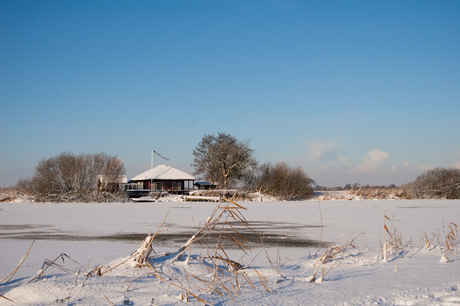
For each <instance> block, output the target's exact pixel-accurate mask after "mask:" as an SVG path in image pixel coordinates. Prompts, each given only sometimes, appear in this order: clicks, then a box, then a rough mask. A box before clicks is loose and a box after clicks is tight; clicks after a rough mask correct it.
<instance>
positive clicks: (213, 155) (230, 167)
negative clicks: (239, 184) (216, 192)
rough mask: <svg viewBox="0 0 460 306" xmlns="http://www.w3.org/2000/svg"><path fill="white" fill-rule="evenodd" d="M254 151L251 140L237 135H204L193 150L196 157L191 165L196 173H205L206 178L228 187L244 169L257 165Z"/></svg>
mask: <svg viewBox="0 0 460 306" xmlns="http://www.w3.org/2000/svg"><path fill="white" fill-rule="evenodd" d="M253 152H254V150H253V149H251V148H250V147H249V141H245V142H242V141H239V140H238V139H236V137H235V136H232V135H229V134H226V133H219V134H218V135H217V136H214V135H204V137H203V139H202V140H201V142H200V143H199V144H198V146H196V147H195V149H194V150H193V153H192V154H193V156H194V157H195V158H194V160H193V164H191V166H192V167H194V168H195V172H194V174H195V175H199V174H203V175H204V178H205V179H206V180H208V181H210V182H212V183H214V184H215V183H219V184H220V185H221V187H222V188H224V189H226V188H228V187H229V183H230V182H231V181H232V180H233V179H239V178H240V177H241V175H242V174H243V172H244V170H246V169H247V168H249V167H256V166H257V161H256V160H255V158H254V157H253V156H252V154H253Z"/></svg>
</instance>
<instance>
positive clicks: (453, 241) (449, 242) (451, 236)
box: [441, 222, 459, 262]
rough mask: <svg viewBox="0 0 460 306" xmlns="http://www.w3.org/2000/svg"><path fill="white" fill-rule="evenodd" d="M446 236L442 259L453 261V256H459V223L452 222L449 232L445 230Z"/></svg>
mask: <svg viewBox="0 0 460 306" xmlns="http://www.w3.org/2000/svg"><path fill="white" fill-rule="evenodd" d="M443 229H444V227H443ZM444 236H445V242H444V247H443V251H442V258H441V260H442V261H445V262H451V259H450V258H451V256H455V257H457V258H459V257H458V249H457V246H458V243H459V235H458V226H457V224H456V223H454V222H450V223H449V227H448V230H447V233H446V232H444ZM449 257H450V258H449Z"/></svg>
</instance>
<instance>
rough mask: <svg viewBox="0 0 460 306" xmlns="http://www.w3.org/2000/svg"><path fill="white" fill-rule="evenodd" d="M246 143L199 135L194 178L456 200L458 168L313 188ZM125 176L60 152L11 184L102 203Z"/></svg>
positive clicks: (251, 188)
mask: <svg viewBox="0 0 460 306" xmlns="http://www.w3.org/2000/svg"><path fill="white" fill-rule="evenodd" d="M253 153H254V150H253V149H252V148H250V146H249V141H240V140H238V139H237V138H236V137H235V136H232V135H229V134H226V133H218V135H204V137H203V138H202V140H201V141H200V142H199V144H198V145H197V146H196V147H195V149H194V150H193V152H192V155H193V157H194V159H193V163H192V164H191V166H192V167H193V168H194V169H195V171H194V174H195V175H198V176H200V179H204V180H207V181H209V182H211V183H212V184H213V185H216V186H217V188H219V189H224V190H226V189H229V188H231V189H239V190H241V191H245V192H248V193H260V194H263V195H270V196H273V197H275V198H278V199H280V200H305V199H308V198H310V197H312V196H313V194H314V191H315V190H316V191H334V190H335V191H341V190H347V191H356V192H361V193H363V194H373V193H375V192H370V190H371V189H374V190H377V189H378V190H384V189H388V190H393V189H399V191H398V193H399V194H400V195H404V198H415V199H428V198H433V199H460V169H445V168H436V169H433V170H428V171H427V172H425V173H423V174H421V175H419V176H418V177H417V178H416V180H415V181H414V182H411V183H408V184H405V185H403V186H401V187H396V186H395V185H390V186H388V187H386V186H369V185H365V186H360V185H359V184H357V183H355V184H347V185H346V186H345V187H344V188H341V187H335V188H334V187H333V188H330V187H325V186H319V185H316V187H315V181H314V180H313V179H312V178H310V177H309V176H308V174H307V173H306V172H305V171H304V170H303V169H302V168H301V167H293V166H290V165H288V164H286V163H284V162H278V163H276V164H271V163H264V164H261V165H259V163H258V161H257V160H256V159H255V158H254V156H253ZM124 174H125V168H124V165H123V161H122V160H121V159H120V158H118V157H116V156H109V155H106V154H105V153H96V154H80V155H74V154H73V153H67V152H62V153H61V154H59V155H57V156H55V157H51V158H48V159H42V160H41V161H40V162H39V163H38V166H37V167H36V170H35V174H34V176H33V177H32V178H30V179H21V180H19V181H18V182H17V184H16V186H15V187H16V189H17V190H19V191H20V193H22V194H25V195H28V196H31V197H32V198H33V199H34V201H37V202H68V201H72V202H77V201H79V202H103V201H119V200H123V199H124V197H125V196H124V195H123V193H121V192H118V190H117V186H118V183H120V182H121V180H122V178H123V177H124Z"/></svg>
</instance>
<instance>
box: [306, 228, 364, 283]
mask: <svg viewBox="0 0 460 306" xmlns="http://www.w3.org/2000/svg"><path fill="white" fill-rule="evenodd" d="M342 236H343V235H342ZM342 236H340V237H339V238H338V239H337V240H333V241H332V242H331V243H330V244H329V246H328V248H327V249H326V250H325V251H324V252H323V253H322V254H321V255H319V256H318V257H317V258H316V260H315V261H314V263H313V264H312V266H313V267H314V268H316V269H315V271H314V272H313V274H312V275H311V276H310V278H309V281H310V282H323V280H324V278H325V277H326V275H327V273H329V272H330V271H331V270H332V269H333V268H334V267H336V266H338V265H340V263H341V261H342V260H344V259H345V258H346V257H347V250H348V249H349V248H350V247H351V248H356V245H355V240H356V239H357V238H358V237H359V236H360V235H358V236H355V237H353V235H350V236H349V237H348V238H347V239H346V240H345V242H343V243H341V244H339V240H340V238H341V237H342ZM318 251H319V250H318ZM320 270H321V275H320V277H319V278H317V277H316V274H317V273H318V272H319V271H320Z"/></svg>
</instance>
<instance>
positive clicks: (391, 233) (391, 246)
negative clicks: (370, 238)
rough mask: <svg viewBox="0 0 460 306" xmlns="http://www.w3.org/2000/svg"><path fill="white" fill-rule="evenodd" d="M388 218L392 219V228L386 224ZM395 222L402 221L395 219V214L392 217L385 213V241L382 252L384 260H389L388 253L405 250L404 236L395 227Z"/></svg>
mask: <svg viewBox="0 0 460 306" xmlns="http://www.w3.org/2000/svg"><path fill="white" fill-rule="evenodd" d="M387 220H388V221H390V228H388V227H387V225H386V221H387ZM395 222H401V223H402V221H400V220H395V219H394V216H393V217H392V218H391V219H390V218H389V217H388V216H387V215H386V214H383V236H384V242H383V246H382V247H381V254H382V256H383V260H384V261H388V255H392V254H395V253H397V252H401V251H402V250H403V241H402V239H403V236H402V233H401V232H399V231H398V229H397V228H396V227H395V224H394V223H395Z"/></svg>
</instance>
